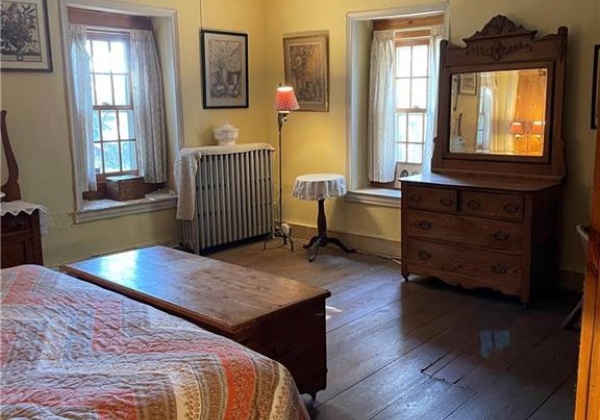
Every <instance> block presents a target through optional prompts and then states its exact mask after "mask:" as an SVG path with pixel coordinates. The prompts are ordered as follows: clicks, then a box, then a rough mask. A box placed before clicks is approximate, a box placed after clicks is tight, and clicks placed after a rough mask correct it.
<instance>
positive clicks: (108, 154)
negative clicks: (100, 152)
mask: <svg viewBox="0 0 600 420" xmlns="http://www.w3.org/2000/svg"><path fill="white" fill-rule="evenodd" d="M104 171H105V173H111V172H120V171H121V165H120V158H119V142H117V141H111V142H105V143H104Z"/></svg>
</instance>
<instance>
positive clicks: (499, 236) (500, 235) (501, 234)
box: [494, 230, 509, 241]
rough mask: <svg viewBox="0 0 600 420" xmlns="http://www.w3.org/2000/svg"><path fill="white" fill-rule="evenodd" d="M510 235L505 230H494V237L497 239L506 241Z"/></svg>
mask: <svg viewBox="0 0 600 420" xmlns="http://www.w3.org/2000/svg"><path fill="white" fill-rule="evenodd" d="M508 236H509V235H508V232H505V231H503V230H499V231H497V232H494V239H495V240H497V241H506V240H507V239H508Z"/></svg>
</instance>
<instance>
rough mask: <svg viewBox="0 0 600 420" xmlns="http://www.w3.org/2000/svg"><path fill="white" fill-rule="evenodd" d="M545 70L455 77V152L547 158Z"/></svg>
mask: <svg viewBox="0 0 600 420" xmlns="http://www.w3.org/2000/svg"><path fill="white" fill-rule="evenodd" d="M547 81H548V72H547V70H546V69H544V68H535V69H520V70H502V71H491V72H478V73H459V74H454V75H453V76H452V95H451V107H452V109H451V111H452V112H451V119H450V142H449V144H450V152H452V153H478V154H492V155H513V156H542V155H543V154H544V135H545V115H546V88H547Z"/></svg>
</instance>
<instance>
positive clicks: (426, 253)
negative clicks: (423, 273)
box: [419, 250, 431, 261]
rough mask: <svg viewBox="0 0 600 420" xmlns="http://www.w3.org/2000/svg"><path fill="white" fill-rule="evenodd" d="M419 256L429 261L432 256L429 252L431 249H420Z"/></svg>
mask: <svg viewBox="0 0 600 420" xmlns="http://www.w3.org/2000/svg"><path fill="white" fill-rule="evenodd" d="M419 258H420V259H422V260H423V261H427V260H428V259H430V258H431V253H429V251H425V250H423V251H419Z"/></svg>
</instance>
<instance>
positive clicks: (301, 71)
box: [283, 32, 329, 112]
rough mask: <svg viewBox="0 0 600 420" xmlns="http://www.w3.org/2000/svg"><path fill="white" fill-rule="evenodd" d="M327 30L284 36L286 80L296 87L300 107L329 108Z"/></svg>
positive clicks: (324, 109)
mask: <svg viewBox="0 0 600 420" xmlns="http://www.w3.org/2000/svg"><path fill="white" fill-rule="evenodd" d="M328 38H329V35H328V33H327V32H313V33H310V34H304V35H302V34H298V35H289V36H284V38H283V57H284V69H285V82H286V84H288V85H290V86H292V87H293V88H294V92H295V94H296V98H297V99H298V105H300V109H299V110H298V111H321V112H327V111H329V62H328V60H329V51H328Z"/></svg>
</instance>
